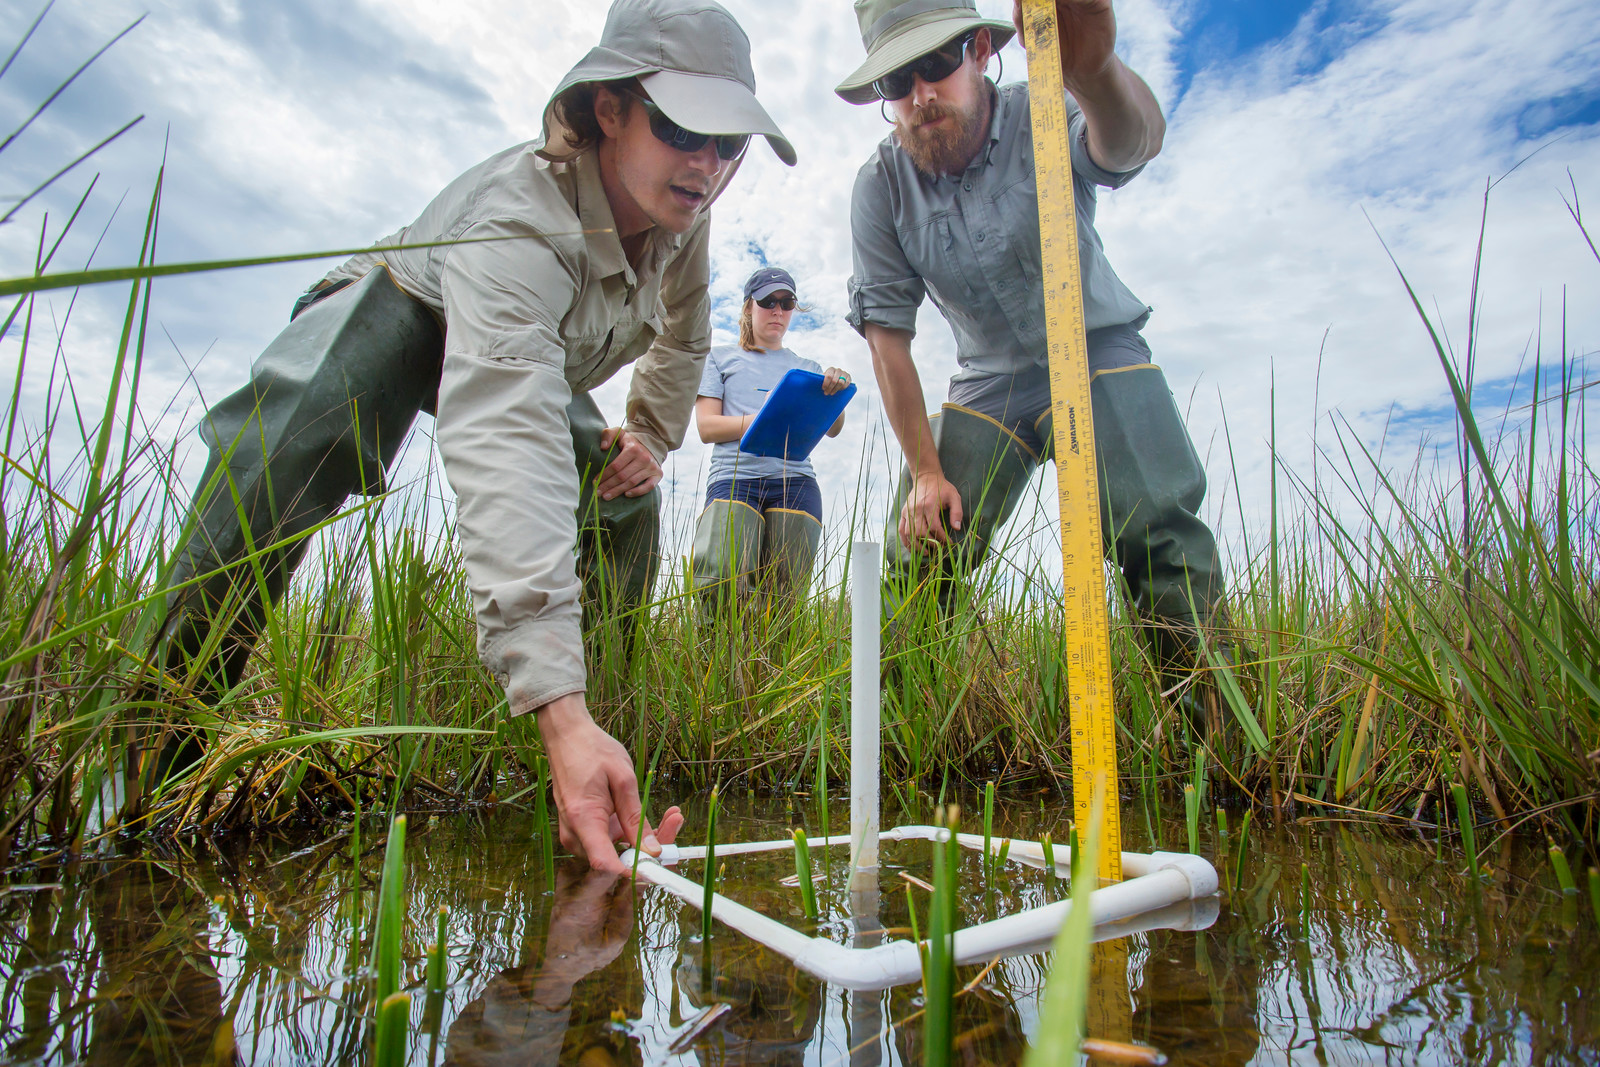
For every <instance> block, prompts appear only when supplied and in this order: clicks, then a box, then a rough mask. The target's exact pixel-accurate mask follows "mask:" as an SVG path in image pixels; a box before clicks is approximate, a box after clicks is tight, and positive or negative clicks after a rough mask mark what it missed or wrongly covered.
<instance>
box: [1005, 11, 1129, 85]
mask: <svg viewBox="0 0 1600 1067" xmlns="http://www.w3.org/2000/svg"><path fill="white" fill-rule="evenodd" d="M1011 21H1012V23H1013V24H1014V25H1015V26H1016V27H1017V38H1018V43H1020V44H1021V45H1022V47H1023V48H1027V47H1028V35H1027V34H1026V33H1024V32H1023V29H1022V0H1014V3H1013V4H1012V7H1011ZM1056 26H1057V27H1058V28H1059V30H1060V36H1061V76H1062V77H1063V78H1064V79H1065V80H1066V83H1067V89H1068V90H1072V89H1075V88H1083V87H1086V86H1088V85H1090V84H1092V83H1093V82H1094V81H1095V80H1096V79H1098V78H1102V77H1104V76H1105V75H1106V74H1107V73H1108V72H1109V71H1110V70H1111V68H1112V66H1113V65H1114V64H1115V63H1116V58H1117V55H1116V45H1117V17H1116V15H1114V14H1112V11H1111V0H1056Z"/></svg>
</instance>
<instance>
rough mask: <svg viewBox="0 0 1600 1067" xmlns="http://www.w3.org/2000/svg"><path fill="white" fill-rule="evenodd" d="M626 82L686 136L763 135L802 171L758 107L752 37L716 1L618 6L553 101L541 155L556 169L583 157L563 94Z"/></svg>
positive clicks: (651, 0) (642, 0)
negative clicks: (570, 140) (574, 144)
mask: <svg viewBox="0 0 1600 1067" xmlns="http://www.w3.org/2000/svg"><path fill="white" fill-rule="evenodd" d="M626 78H638V79H639V85H640V87H641V88H643V89H644V91H645V92H647V93H649V94H650V99H651V100H653V101H654V102H655V104H656V106H657V107H659V108H660V109H661V110H662V111H663V112H665V113H666V116H667V117H668V118H669V119H671V120H672V121H673V122H676V123H677V124H678V125H679V126H682V127H683V128H684V129H686V130H693V131H694V132H695V133H709V134H713V135H716V134H740V133H748V134H756V133H759V134H761V135H762V136H763V137H765V138H766V139H767V143H768V144H770V145H771V146H772V150H773V151H774V152H776V153H777V155H778V158H779V159H781V160H783V161H784V162H785V163H787V164H789V166H791V167H792V166H794V162H795V155H794V146H793V145H791V144H790V143H789V139H788V138H787V137H785V136H784V135H783V131H782V130H780V129H778V124H777V123H775V122H773V121H772V117H771V116H770V115H768V114H767V112H766V109H765V108H763V107H762V106H761V105H760V103H758V102H757V101H756V75H755V70H754V69H753V68H752V67H751V65H750V38H749V37H748V36H746V35H745V32H744V30H743V28H741V27H740V25H739V23H738V22H736V21H735V20H734V17H733V16H732V15H730V14H728V12H727V10H726V9H724V8H723V7H722V5H721V4H717V3H713V2H711V0H616V3H614V4H612V5H611V10H610V11H609V12H608V13H607V14H606V26H605V29H604V30H602V31H601V33H600V43H599V44H598V45H596V46H595V47H594V48H592V49H591V50H590V51H589V54H588V55H586V56H584V57H583V59H581V60H579V62H578V65H577V66H575V67H573V68H572V69H571V70H569V71H567V76H566V77H564V78H562V79H561V84H560V85H558V86H556V91H555V92H554V93H551V94H550V103H549V104H547V105H546V106H545V109H544V145H543V147H541V148H540V149H539V154H540V155H541V156H543V157H544V158H545V159H549V160H552V161H555V162H564V161H566V160H569V159H571V158H572V157H573V156H574V155H575V154H576V153H575V152H574V151H572V150H571V149H570V148H568V146H567V139H566V136H565V134H566V132H567V128H566V126H565V125H564V124H563V123H562V122H561V118H560V116H559V115H558V114H557V109H556V101H557V100H558V99H559V98H560V96H561V94H562V93H564V92H566V91H567V90H568V89H570V88H572V87H573V86H574V85H578V84H580V83H582V82H607V81H622V80H624V79H626Z"/></svg>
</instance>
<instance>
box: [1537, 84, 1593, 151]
mask: <svg viewBox="0 0 1600 1067" xmlns="http://www.w3.org/2000/svg"><path fill="white" fill-rule="evenodd" d="M1597 122H1600V81H1597V82H1595V83H1593V84H1592V85H1586V86H1584V87H1583V88H1581V89H1574V90H1573V91H1572V92H1570V93H1562V94H1561V95H1560V96H1551V97H1547V98H1545V99H1543V100H1535V101H1533V102H1532V103H1530V104H1527V105H1525V106H1524V107H1523V109H1522V110H1521V111H1520V112H1518V114H1517V134H1518V135H1519V136H1520V138H1521V139H1522V140H1525V141H1531V140H1535V139H1537V138H1540V137H1543V136H1544V135H1546V134H1548V133H1554V132H1556V131H1557V130H1561V129H1569V128H1571V127H1574V126H1592V125H1594V124H1595V123H1597Z"/></svg>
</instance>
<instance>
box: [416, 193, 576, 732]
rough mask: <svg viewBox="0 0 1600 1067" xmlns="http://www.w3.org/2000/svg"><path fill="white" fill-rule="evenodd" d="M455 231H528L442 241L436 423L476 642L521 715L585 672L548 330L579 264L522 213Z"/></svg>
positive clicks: (560, 398) (571, 508) (567, 457)
mask: <svg viewBox="0 0 1600 1067" xmlns="http://www.w3.org/2000/svg"><path fill="white" fill-rule="evenodd" d="M463 236H465V237H468V238H475V237H505V236H519V237H523V238H525V239H520V240H506V241H494V242H490V243H480V244H464V245H458V246H456V247H455V248H453V249H451V251H450V254H449V257H448V259H447V261H446V263H445V267H444V271H443V283H442V288H443V297H444V306H445V316H446V321H447V322H448V323H449V327H448V330H447V332H446V336H445V361H444V373H443V377H442V379H441V381H440V386H439V422H438V430H437V438H438V443H439V451H440V454H441V456H442V457H443V460H444V469H445V476H446V477H447V478H448V479H449V482H450V486H451V488H452V489H454V490H455V494H456V525H457V529H458V531H459V533H460V537H461V549H462V554H463V557H464V560H465V563H466V571H467V583H468V585H469V587H470V588H471V591H472V601H473V608H474V610H475V612H476V614H477V619H478V654H479V656H480V658H481V659H482V660H483V663H484V665H485V666H486V667H488V669H489V670H490V671H491V672H492V673H493V674H494V676H495V678H496V680H497V681H498V682H499V683H500V685H501V686H502V687H503V688H504V689H505V691H506V699H507V700H508V702H509V704H510V709H511V714H513V715H521V714H524V713H526V712H529V711H532V710H534V709H535V708H538V707H541V706H543V705H544V704H548V703H549V702H550V701H552V700H555V699H556V698H558V697H562V696H566V695H568V694H570V693H578V692H582V691H583V689H584V683H585V674H584V663H583V630H582V607H581V601H580V586H579V583H578V576H577V570H576V566H575V564H574V560H573V545H574V544H575V543H576V540H577V522H576V519H575V517H574V512H575V510H576V508H577V504H578V474H577V470H576V468H575V467H574V465H573V460H572V438H571V434H570V432H569V429H568V426H567V414H566V408H567V404H568V402H569V401H570V399H571V392H570V390H569V388H568V386H567V382H566V377H565V375H564V365H565V352H564V349H563V347H562V344H561V340H560V336H559V334H558V332H557V328H558V324H559V323H560V321H561V316H562V314H563V313H564V311H565V309H567V308H568V307H570V306H571V304H572V302H573V300H574V298H575V296H576V293H577V279H578V278H579V277H580V274H579V265H578V264H577V263H575V262H573V253H572V252H571V250H570V249H568V250H563V249H562V248H560V247H558V246H557V245H556V244H555V243H553V241H552V240H551V239H549V238H546V237H543V236H541V235H540V234H538V233H537V232H535V231H532V230H530V229H529V228H528V227H527V226H526V224H524V223H516V222H494V221H491V222H484V223H479V224H478V225H476V226H474V227H473V228H472V229H470V230H469V231H468V232H467V233H466V234H464V235H463Z"/></svg>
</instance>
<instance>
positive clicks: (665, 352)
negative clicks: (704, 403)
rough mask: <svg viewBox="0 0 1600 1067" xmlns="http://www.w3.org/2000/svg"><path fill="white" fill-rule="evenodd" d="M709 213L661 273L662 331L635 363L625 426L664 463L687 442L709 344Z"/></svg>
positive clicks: (686, 236) (629, 389)
mask: <svg viewBox="0 0 1600 1067" xmlns="http://www.w3.org/2000/svg"><path fill="white" fill-rule="evenodd" d="M710 247H711V218H710V216H709V215H708V216H705V217H703V218H701V219H700V221H698V222H696V223H695V225H694V228H693V229H691V230H690V231H689V232H688V233H687V234H686V235H685V236H684V240H683V245H682V247H681V248H680V249H679V250H678V254H677V256H675V257H674V258H673V260H672V262H671V263H669V264H667V267H666V270H665V271H664V273H663V274H662V277H661V303H662V307H663V314H662V332H661V333H660V335H658V336H657V337H656V340H655V343H654V344H652V345H651V346H650V350H649V351H647V352H646V353H645V354H644V355H643V356H641V357H640V358H639V361H638V362H637V363H635V364H634V367H633V377H632V379H631V380H630V381H629V383H628V406H627V416H626V418H625V419H624V420H623V423H622V426H623V429H625V430H628V431H629V432H631V433H632V434H633V435H634V436H636V437H637V438H639V440H640V442H642V443H643V444H644V446H645V447H646V448H648V449H649V450H650V453H651V455H653V456H655V457H656V462H657V463H660V462H661V461H662V460H664V459H666V458H667V453H668V452H671V451H672V450H673V449H675V448H677V447H679V446H680V445H682V444H683V435H684V433H685V432H687V430H688V428H689V415H690V413H691V412H693V410H694V398H695V396H696V395H698V393H699V390H700V377H701V371H702V369H703V368H704V366H705V358H706V353H707V352H709V351H710V350H711V253H710Z"/></svg>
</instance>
